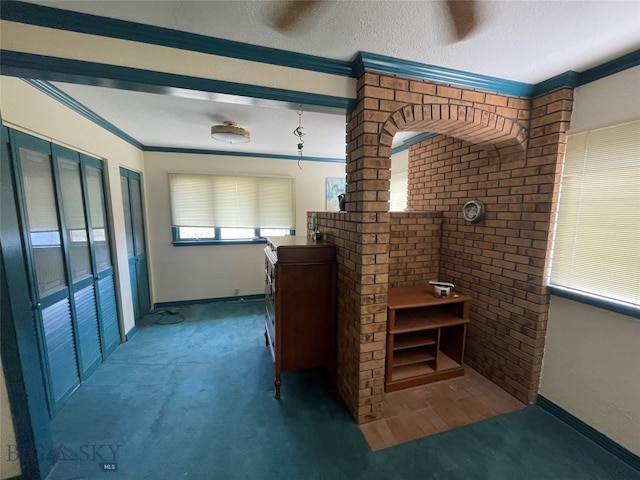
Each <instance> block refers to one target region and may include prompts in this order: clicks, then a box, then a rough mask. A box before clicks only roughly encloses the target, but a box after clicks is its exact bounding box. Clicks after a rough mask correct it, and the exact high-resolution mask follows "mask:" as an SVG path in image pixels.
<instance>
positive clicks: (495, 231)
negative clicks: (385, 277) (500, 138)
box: [408, 91, 571, 402]
mask: <svg viewBox="0 0 640 480" xmlns="http://www.w3.org/2000/svg"><path fill="white" fill-rule="evenodd" d="M570 99H571V92H570V91H560V92H555V93H554V94H550V95H547V96H545V97H543V98H539V99H535V100H534V105H536V106H538V108H534V109H533V115H532V117H533V118H532V121H531V124H532V126H533V127H535V128H533V129H532V132H531V135H530V139H529V149H528V151H527V158H526V159H525V158H522V159H519V160H512V159H507V160H506V161H505V160H504V159H501V158H490V157H489V156H488V155H487V154H486V152H485V151H484V150H483V149H482V148H479V147H478V146H477V145H474V144H471V143H468V142H465V141H462V140H458V139H455V138H451V137H448V136H444V135H440V136H437V137H434V138H431V139H428V140H426V141H424V142H422V143H421V144H419V145H417V146H415V147H414V148H412V149H411V150H410V153H409V192H411V193H410V196H409V200H408V203H409V206H410V207H411V208H415V209H426V208H434V209H437V210H439V211H442V212H443V231H442V250H441V257H440V277H441V278H442V279H443V280H449V281H452V282H453V283H455V284H456V287H457V288H458V289H459V290H461V291H462V292H464V293H467V294H469V295H472V296H473V297H474V301H473V303H472V307H471V322H470V324H469V329H468V336H467V346H466V361H467V363H468V364H470V365H471V366H473V367H474V368H475V369H477V370H479V371H480V372H482V373H483V374H484V375H486V376H487V377H489V378H490V379H491V380H492V381H494V382H495V383H497V384H498V385H500V386H501V387H503V388H504V389H505V390H507V391H509V392H510V393H512V394H513V395H515V396H516V397H518V398H520V399H521V400H522V401H525V402H532V401H534V400H535V396H536V393H537V389H538V384H539V377H540V368H541V363H542V354H543V347H544V335H545V332H546V319H547V310H548V297H547V295H546V291H545V288H544V272H545V265H546V253H547V242H548V238H549V234H550V225H551V221H552V219H553V214H554V212H553V210H552V207H553V205H554V200H555V197H554V193H555V190H556V185H557V181H558V180H559V179H558V178H557V171H558V156H559V155H560V152H564V143H560V144H559V143H558V140H559V139H560V133H559V132H561V131H562V132H564V131H565V130H566V128H568V119H569V115H570V107H571V101H570ZM562 136H564V134H562ZM562 140H563V142H564V139H562ZM545 150H546V153H545ZM474 198H477V199H480V200H482V201H483V202H484V203H485V204H486V206H487V215H486V219H485V220H484V221H482V222H480V223H478V224H470V223H467V222H465V221H464V220H463V218H462V214H461V210H462V206H463V205H464V203H465V202H466V201H468V200H471V199H474Z"/></svg>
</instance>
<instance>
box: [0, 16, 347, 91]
mask: <svg viewBox="0 0 640 480" xmlns="http://www.w3.org/2000/svg"><path fill="white" fill-rule="evenodd" d="M0 35H1V36H0V39H1V43H2V47H3V48H4V49H7V50H13V51H17V52H25V53H31V54H37V55H48V56H52V57H61V58H72V59H75V60H84V61H90V62H98V63H104V64H110V65H121V66H124V67H132V68H142V69H146V70H152V71H157V72H166V73H174V74H180V75H189V76H193V77H198V78H205V79H212V80H221V81H227V82H237V83H240V84H246V85H257V86H262V87H272V88H281V89H285V90H294V91H302V92H308V93H317V94H321V95H331V96H338V97H343V98H355V96H356V79H354V78H350V77H345V76H341V75H332V74H327V73H319V72H313V71H310V70H302V69H296V68H290V67H281V66H277V65H270V64H266V63H259V62H251V61H248V60H239V59H235V58H229V57H221V56H217V55H209V54H204V53H198V52H192V51H187V50H180V49H178V48H170V47H161V46H157V45H150V44H144V43H138V42H133V41H129V40H120V39H116V38H108V37H101V36H97V35H89V34H85V33H76V32H67V31H63V30H56V29H52V28H45V27H39V26H35V25H27V24H22V23H16V22H9V21H6V20H5V21H2V22H1V27H0Z"/></svg>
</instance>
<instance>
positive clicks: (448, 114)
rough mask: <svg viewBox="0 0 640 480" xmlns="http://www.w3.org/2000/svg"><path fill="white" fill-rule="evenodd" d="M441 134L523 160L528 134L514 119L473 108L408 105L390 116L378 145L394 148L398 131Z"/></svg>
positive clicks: (491, 151)
mask: <svg viewBox="0 0 640 480" xmlns="http://www.w3.org/2000/svg"><path fill="white" fill-rule="evenodd" d="M403 130H404V131H421V132H428V133H440V134H444V135H447V136H450V137H455V138H459V139H461V140H465V141H467V142H469V143H473V144H476V145H479V146H481V147H483V148H484V150H485V151H486V152H487V155H488V156H490V157H496V156H497V157H501V158H505V159H506V158H509V159H511V160H516V159H524V158H525V156H526V150H527V145H526V144H527V137H528V133H527V130H526V128H524V126H522V125H520V124H518V123H516V121H515V120H514V119H510V118H507V117H505V116H503V115H499V114H497V113H495V112H491V111H488V110H486V109H481V108H478V107H474V106H465V105H458V104H442V103H427V104H424V105H406V106H404V107H402V108H399V109H398V110H396V111H395V112H392V113H390V115H389V118H388V119H387V121H386V122H385V123H384V124H383V125H382V129H381V132H380V137H379V142H380V145H381V146H387V147H391V142H392V141H393V136H394V135H395V134H396V133H397V132H399V131H403Z"/></svg>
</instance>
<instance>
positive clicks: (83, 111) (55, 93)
mask: <svg viewBox="0 0 640 480" xmlns="http://www.w3.org/2000/svg"><path fill="white" fill-rule="evenodd" d="M23 80H24V81H25V82H26V83H28V84H29V85H31V86H32V87H35V88H37V89H38V90H40V91H41V92H43V93H45V94H46V95H48V96H50V97H51V98H53V99H54V100H57V101H58V102H60V103H61V104H63V105H65V106H66V107H69V108H70V109H71V110H73V111H75V112H77V113H79V114H80V115H82V116H83V117H85V118H86V119H88V120H90V121H91V122H93V123H95V124H96V125H98V126H100V127H102V128H104V129H105V130H107V131H108V132H111V133H113V134H114V135H115V136H117V137H119V138H121V139H122V140H124V141H125V142H127V143H129V144H130V145H133V146H134V147H136V148H138V149H140V150H142V151H144V152H166V153H190V154H204V155H222V156H235V157H250V158H270V159H271V158H272V159H277V160H300V157H299V156H298V155H276V154H271V153H245V152H230V151H225V150H201V149H192V148H169V147H156V146H146V145H143V144H142V143H140V142H139V141H137V140H136V139H135V138H133V137H132V136H130V135H128V134H127V133H125V132H123V131H122V130H120V129H119V128H118V127H116V126H115V125H113V124H112V123H110V122H108V121H107V120H105V119H104V118H102V117H101V116H100V115H98V114H96V113H95V112H94V111H92V110H90V109H89V108H87V107H85V106H84V105H82V104H81V103H79V102H78V101H76V100H75V99H73V98H72V97H70V96H69V95H67V94H66V93H64V92H63V91H62V90H60V89H59V88H58V87H56V86H55V85H52V84H51V83H49V82H47V81H44V80H33V79H23ZM301 160H303V161H310V162H329V163H345V161H346V160H345V158H331V157H305V156H303V157H302V159H301Z"/></svg>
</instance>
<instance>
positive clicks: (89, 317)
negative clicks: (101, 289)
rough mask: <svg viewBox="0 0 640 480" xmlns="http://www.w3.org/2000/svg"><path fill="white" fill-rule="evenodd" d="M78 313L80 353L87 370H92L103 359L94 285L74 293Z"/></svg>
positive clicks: (84, 367)
mask: <svg viewBox="0 0 640 480" xmlns="http://www.w3.org/2000/svg"><path fill="white" fill-rule="evenodd" d="M73 298H74V301H75V307H76V315H77V319H78V336H79V341H80V354H81V355H82V366H83V369H84V371H85V372H87V371H89V370H91V369H92V368H93V367H95V365H96V364H97V363H100V362H101V361H102V350H101V349H100V333H99V331H98V312H97V311H96V297H95V292H94V289H93V285H89V286H88V287H85V288H83V289H82V290H79V291H77V292H76V293H75V295H74V297H73Z"/></svg>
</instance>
